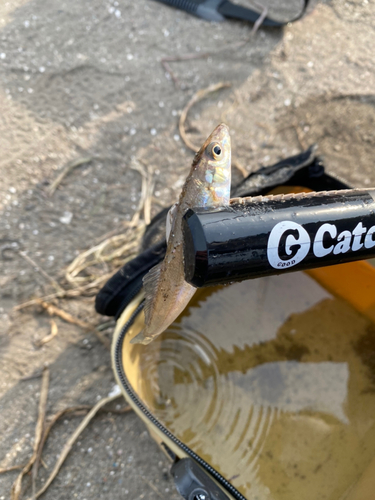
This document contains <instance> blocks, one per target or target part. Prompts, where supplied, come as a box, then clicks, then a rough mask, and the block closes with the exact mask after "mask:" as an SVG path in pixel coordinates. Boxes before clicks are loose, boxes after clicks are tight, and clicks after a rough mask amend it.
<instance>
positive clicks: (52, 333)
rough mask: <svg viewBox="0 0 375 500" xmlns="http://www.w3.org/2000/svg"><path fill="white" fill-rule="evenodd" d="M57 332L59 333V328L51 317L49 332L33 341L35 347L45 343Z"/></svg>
mask: <svg viewBox="0 0 375 500" xmlns="http://www.w3.org/2000/svg"><path fill="white" fill-rule="evenodd" d="M58 333H59V329H58V328H57V324H56V321H54V320H53V319H51V332H50V333H49V334H48V335H46V336H45V337H43V338H42V339H41V340H39V341H38V342H35V345H36V346H37V347H42V345H44V344H47V343H48V342H50V341H51V340H52V339H53V338H54V337H56V335H57V334H58Z"/></svg>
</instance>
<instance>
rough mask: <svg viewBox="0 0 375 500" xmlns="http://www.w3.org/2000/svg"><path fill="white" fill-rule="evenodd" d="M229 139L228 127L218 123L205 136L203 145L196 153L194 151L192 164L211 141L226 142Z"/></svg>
mask: <svg viewBox="0 0 375 500" xmlns="http://www.w3.org/2000/svg"><path fill="white" fill-rule="evenodd" d="M229 140H230V136H229V127H228V125H226V124H225V123H220V124H219V125H218V126H217V127H216V128H215V129H214V130H213V132H211V134H210V135H209V136H208V137H207V139H206V140H205V142H204V144H203V146H202V147H201V148H200V150H199V151H197V153H195V158H194V162H193V164H196V163H197V162H198V160H199V159H200V157H201V156H202V154H203V153H204V151H205V150H206V148H207V146H208V145H209V144H211V142H218V143H223V142H228V141H229Z"/></svg>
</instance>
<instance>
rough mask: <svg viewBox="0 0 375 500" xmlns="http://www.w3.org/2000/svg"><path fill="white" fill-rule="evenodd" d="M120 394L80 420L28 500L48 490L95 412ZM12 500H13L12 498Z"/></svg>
mask: <svg viewBox="0 0 375 500" xmlns="http://www.w3.org/2000/svg"><path fill="white" fill-rule="evenodd" d="M120 396H121V394H116V395H114V396H108V397H107V398H103V399H101V400H100V401H98V403H97V404H96V405H95V406H94V407H93V408H92V409H91V411H90V412H89V413H88V414H87V415H86V417H85V418H84V419H83V420H82V422H81V423H80V424H79V426H78V427H77V429H76V430H75V431H74V432H73V434H72V435H71V436H70V438H69V439H68V441H67V442H66V444H65V446H64V448H63V450H62V452H61V454H60V456H59V458H58V459H57V462H56V464H55V466H54V468H53V470H52V472H51V474H50V475H49V477H48V479H47V481H46V482H45V484H44V485H43V487H42V488H41V489H40V490H39V491H37V492H36V493H35V495H33V497H31V498H29V499H28V500H36V499H37V498H39V497H40V496H41V495H43V493H44V492H45V491H46V490H47V489H48V488H49V486H50V484H51V483H52V481H53V480H54V479H55V478H56V476H57V474H58V472H59V470H60V468H61V466H62V464H63V463H64V462H65V459H66V457H67V456H68V454H69V452H70V450H71V449H72V447H73V445H74V443H75V442H76V440H77V439H78V437H79V436H80V434H81V433H82V432H83V431H84V430H85V429H86V427H87V425H88V424H89V423H90V422H91V420H92V419H93V418H94V417H95V415H96V414H97V412H98V411H99V410H100V409H101V408H102V407H103V406H105V405H106V404H108V403H110V402H111V401H114V400H115V399H117V398H118V397H120ZM12 500H13V498H12Z"/></svg>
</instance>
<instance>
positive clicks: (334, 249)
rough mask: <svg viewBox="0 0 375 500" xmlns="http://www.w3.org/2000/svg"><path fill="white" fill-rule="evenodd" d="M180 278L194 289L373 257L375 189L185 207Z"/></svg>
mask: <svg viewBox="0 0 375 500" xmlns="http://www.w3.org/2000/svg"><path fill="white" fill-rule="evenodd" d="M183 232H184V266H185V279H186V281H187V282H188V283H191V284H192V285H194V286H196V287H202V286H206V285H216V284H225V283H231V282H233V281H242V280H244V279H250V278H259V277H262V276H270V275H274V274H282V273H285V272H290V271H299V270H304V269H311V268H314V267H322V266H328V265H333V264H341V263H344V262H350V261H354V260H362V259H369V258H372V257H374V256H375V190H374V189H370V190H359V189H351V190H342V191H329V192H319V193H301V194H297V195H295V194H292V195H278V196H265V197H263V196H258V197H255V198H238V199H237V200H232V204H231V205H230V206H228V207H219V208H216V209H206V210H204V209H201V208H196V209H192V210H188V212H187V213H186V214H185V216H184V219H183Z"/></svg>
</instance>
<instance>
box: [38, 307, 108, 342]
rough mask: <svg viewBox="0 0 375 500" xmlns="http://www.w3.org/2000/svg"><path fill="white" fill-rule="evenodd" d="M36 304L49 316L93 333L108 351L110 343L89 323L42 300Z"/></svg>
mask: <svg viewBox="0 0 375 500" xmlns="http://www.w3.org/2000/svg"><path fill="white" fill-rule="evenodd" d="M37 303H38V304H40V305H41V306H42V307H44V309H46V311H47V312H48V314H50V315H51V316H58V317H59V318H61V319H63V320H64V321H66V322H68V323H71V324H73V325H77V326H80V327H81V328H83V329H84V330H87V331H93V332H94V333H95V335H96V336H97V337H98V339H99V340H100V342H101V343H102V344H103V345H104V346H105V347H106V348H107V349H109V348H110V346H111V343H110V341H109V340H108V339H107V338H106V337H105V336H104V335H103V334H102V333H101V332H100V331H99V330H97V329H96V326H95V325H92V324H91V323H87V322H86V321H82V320H81V319H79V318H76V317H75V316H72V315H71V314H70V313H68V312H66V311H64V310H63V309H60V308H59V307H56V306H54V305H53V304H50V303H48V302H45V301H43V300H40V299H39V300H38V301H37Z"/></svg>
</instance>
